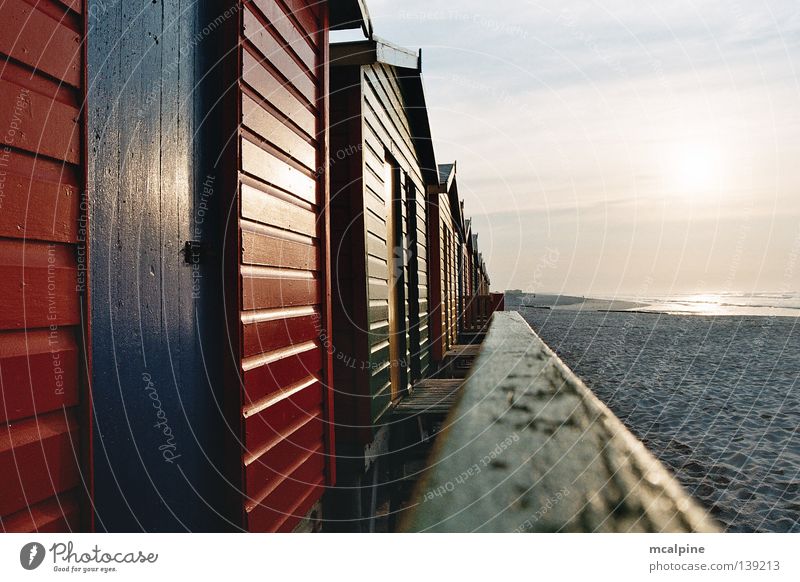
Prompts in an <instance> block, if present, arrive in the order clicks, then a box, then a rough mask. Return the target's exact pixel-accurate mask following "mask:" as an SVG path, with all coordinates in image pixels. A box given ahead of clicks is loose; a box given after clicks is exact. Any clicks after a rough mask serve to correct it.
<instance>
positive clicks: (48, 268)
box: [0, 0, 90, 532]
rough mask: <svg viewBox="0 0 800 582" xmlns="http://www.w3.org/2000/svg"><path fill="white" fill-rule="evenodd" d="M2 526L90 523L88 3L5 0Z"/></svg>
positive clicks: (0, 99)
mask: <svg viewBox="0 0 800 582" xmlns="http://www.w3.org/2000/svg"><path fill="white" fill-rule="evenodd" d="M0 22H2V23H3V24H2V26H1V27H0V59H2V60H1V61H0V140H2V141H0V395H1V398H0V401H1V402H2V403H1V404H0V474H2V475H3V477H2V479H0V527H2V530H3V531H7V532H25V531H40V532H52V531H74V530H77V529H79V528H81V527H87V524H88V519H87V512H84V511H82V509H83V508H84V507H86V499H87V497H88V491H89V487H90V485H89V475H90V471H89V466H88V464H87V463H86V462H85V458H84V454H85V452H86V446H85V445H86V442H85V439H86V437H87V435H88V422H87V420H86V416H87V412H88V389H87V384H86V381H85V378H84V376H83V375H82V372H81V370H82V369H83V362H84V358H83V352H82V349H81V347H82V343H83V342H82V341H81V339H80V338H81V336H82V322H83V317H82V315H83V313H84V309H83V308H84V305H85V303H84V302H85V296H84V291H85V280H84V274H85V270H83V269H85V267H86V263H85V261H84V259H85V256H86V254H85V248H84V247H83V241H84V240H85V233H86V231H85V226H86V223H85V222H83V221H82V220H81V217H82V211H81V192H82V187H83V183H84V174H85V155H84V151H83V146H82V144H83V139H84V127H85V126H84V117H83V111H82V104H83V102H84V88H85V85H84V67H83V61H84V59H83V50H82V48H83V43H82V39H83V37H84V18H83V16H82V3H81V2H76V1H73V2H71V3H68V4H67V5H65V4H64V3H61V2H55V1H48V0H43V1H40V2H36V3H26V2H23V1H22V0H7V1H5V2H2V3H0Z"/></svg>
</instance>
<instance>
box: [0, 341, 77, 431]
mask: <svg viewBox="0 0 800 582" xmlns="http://www.w3.org/2000/svg"><path fill="white" fill-rule="evenodd" d="M78 360H79V352H78V343H77V341H76V339H75V336H74V335H73V330H72V329H70V328H66V329H65V330H61V331H60V332H55V333H53V332H51V331H50V330H45V329H37V330H30V331H17V332H4V333H0V395H2V396H0V400H1V401H2V407H1V408H0V422H9V421H14V420H19V419H23V418H29V417H33V416H35V415H36V414H37V413H39V414H42V413H45V412H50V411H52V410H57V409H60V408H70V407H73V406H76V405H77V404H78V403H79V402H80V393H79V388H78V387H79V386H80V380H79V377H78Z"/></svg>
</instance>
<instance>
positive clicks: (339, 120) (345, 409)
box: [331, 37, 438, 528]
mask: <svg viewBox="0 0 800 582" xmlns="http://www.w3.org/2000/svg"><path fill="white" fill-rule="evenodd" d="M436 184H438V174H437V169H436V163H435V159H434V153H433V147H432V143H431V137H430V125H429V123H428V117H427V110H426V106H425V94H424V90H423V84H422V75H421V55H420V53H419V52H418V51H411V50H407V49H405V48H402V47H398V46H395V45H393V44H391V43H389V42H387V41H385V40H382V39H379V38H376V37H373V38H372V39H370V40H368V41H363V42H352V43H342V44H334V45H332V46H331V214H332V222H333V227H332V231H331V236H332V241H331V247H332V257H331V260H332V263H331V268H332V273H333V281H334V286H333V289H332V292H333V343H332V346H331V350H332V352H333V358H334V378H335V382H336V398H335V410H336V413H335V420H336V442H337V450H338V451H339V453H340V456H339V458H338V465H339V467H338V469H337V472H338V475H339V482H340V484H342V486H343V489H342V490H341V491H339V492H338V494H337V493H336V492H334V494H333V496H334V497H335V501H333V502H332V503H331V505H332V506H335V507H338V508H340V509H341V511H342V512H343V513H346V512H347V511H350V510H349V509H348V508H349V507H352V506H354V505H355V506H358V507H359V508H360V504H361V503H362V501H361V500H360V499H358V497H359V496H361V495H362V494H364V493H368V490H367V489H365V488H362V487H360V485H361V484H362V483H365V482H367V481H369V480H370V479H372V478H373V477H374V476H375V471H376V469H375V468H374V463H373V461H375V459H376V458H380V455H381V454H382V453H385V452H386V451H387V450H388V430H387V428H386V426H385V420H386V418H387V417H388V413H389V412H390V410H391V408H392V406H393V403H395V402H396V401H397V400H398V399H399V398H400V397H402V396H403V395H404V394H406V392H407V391H408V389H409V387H410V386H411V385H412V383H413V382H415V381H416V380H418V379H420V378H422V377H423V376H425V375H427V373H428V369H429V367H430V358H429V330H428V278H429V268H428V242H427V222H426V192H427V191H428V188H429V187H430V186H431V185H436ZM360 511H361V510H360V509H358V510H357V511H356V513H358V512H360ZM343 528H344V527H343Z"/></svg>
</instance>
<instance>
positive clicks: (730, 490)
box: [506, 296, 800, 532]
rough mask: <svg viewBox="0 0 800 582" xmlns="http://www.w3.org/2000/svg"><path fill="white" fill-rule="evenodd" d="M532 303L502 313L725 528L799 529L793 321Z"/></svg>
mask: <svg viewBox="0 0 800 582" xmlns="http://www.w3.org/2000/svg"><path fill="white" fill-rule="evenodd" d="M536 301H537V303H539V302H540V301H541V303H539V304H538V305H537V307H538V308H536V307H533V306H530V305H529V302H530V300H529V301H527V302H525V303H524V304H520V302H516V303H515V302H514V301H513V300H512V301H510V302H507V306H506V308H507V309H517V310H519V311H520V313H521V314H522V315H523V317H525V319H526V320H527V321H528V322H529V323H530V324H531V326H532V327H533V328H534V330H535V331H536V332H537V333H538V334H539V335H540V336H541V337H542V338H543V339H544V340H545V341H546V342H547V343H548V344H549V345H550V346H551V347H552V348H553V349H554V350H555V351H556V352H557V353H558V354H559V355H560V356H561V357H562V358H563V359H564V361H565V362H566V363H567V364H568V365H569V366H570V367H571V368H572V369H573V370H574V371H575V372H576V373H577V374H578V375H579V376H581V378H583V380H584V381H585V382H586V383H587V385H588V386H589V387H590V388H591V389H592V390H593V391H594V392H595V393H596V394H597V395H598V396H599V397H600V399H601V400H603V401H604V402H605V403H606V404H607V405H608V406H609V407H610V408H611V409H612V410H613V411H614V413H615V414H617V416H619V417H620V419H622V421H623V422H624V423H625V424H626V425H627V426H628V427H629V428H630V429H631V431H632V432H633V433H634V434H636V435H637V436H638V437H639V438H641V439H642V440H643V441H644V442H645V444H646V445H647V446H648V448H650V450H651V451H652V452H653V453H654V454H655V455H656V456H657V457H658V458H659V459H661V460H662V461H663V462H664V463H665V464H666V465H667V466H668V467H669V468H670V469H671V470H672V471H674V472H675V474H676V476H677V478H678V480H679V481H680V482H681V483H682V484H683V485H684V486H685V487H686V488H687V490H688V491H689V492H690V493H691V494H692V495H694V496H695V497H696V498H698V499H699V500H700V502H701V503H702V504H704V505H705V506H706V507H707V508H708V509H709V511H710V512H711V513H712V515H714V516H715V517H716V518H717V519H718V520H719V521H720V522H721V523H722V524H723V526H724V527H725V528H726V529H727V530H728V531H735V532H753V531H772V532H799V531H800V525H799V524H798V520H800V433H799V432H798V425H799V424H800V387H798V383H799V382H800V325H798V323H797V322H798V319H797V318H789V317H725V316H723V317H699V316H696V315H665V314H658V313H641V312H636V311H632V312H627V313H626V312H623V313H619V312H614V310H611V309H603V308H601V309H594V310H590V309H588V307H587V306H596V305H601V304H602V302H595V301H584V300H583V299H582V298H574V297H571V298H567V299H566V300H564V301H562V300H561V299H555V300H554V299H551V298H550V297H542V298H540V297H538V296H537V297H536ZM548 302H549V305H548ZM546 307H549V309H547V308H546Z"/></svg>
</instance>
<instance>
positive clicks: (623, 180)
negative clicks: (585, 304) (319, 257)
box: [370, 0, 800, 291]
mask: <svg viewBox="0 0 800 582" xmlns="http://www.w3.org/2000/svg"><path fill="white" fill-rule="evenodd" d="M370 11H371V13H372V15H373V17H374V20H375V28H376V33H377V34H379V35H381V36H384V37H386V38H388V39H390V40H392V41H394V42H399V43H400V44H405V45H408V46H412V47H422V49H423V60H424V74H425V79H426V89H427V92H428V104H429V107H430V116H431V123H432V127H433V131H434V139H435V145H436V152H437V157H438V158H439V159H440V160H452V159H457V160H458V161H459V188H460V191H461V192H462V193H463V195H464V197H465V199H466V207H467V211H468V213H470V214H473V215H475V216H476V218H477V220H476V225H478V226H479V227H480V232H481V240H485V241H493V245H494V248H495V249H496V252H493V253H492V257H491V259H492V260H491V263H490V269H491V270H492V271H493V272H497V273H505V274H507V275H508V276H507V277H505V276H504V277H505V278H503V277H500V278H498V277H494V280H495V281H501V280H505V281H506V283H507V285H508V286H510V287H516V286H520V285H515V281H516V279H515V277H516V276H517V275H512V273H515V272H517V271H515V269H514V268H513V266H514V261H513V259H512V257H514V256H516V255H517V254H518V252H519V250H520V248H525V249H526V253H527V252H529V249H531V248H534V246H532V245H537V244H538V245H543V244H546V242H547V241H546V240H544V239H542V238H541V237H538V238H537V237H536V236H534V235H535V234H536V232H535V231H536V229H541V232H542V233H545V235H546V234H547V233H548V232H552V230H553V229H554V228H555V226H554V225H556V224H557V227H558V228H559V229H561V233H562V235H560V236H561V238H560V243H559V244H560V245H561V246H564V247H569V248H571V249H574V251H571V253H573V252H574V256H573V257H572V259H571V260H570V264H572V265H581V266H582V268H585V269H589V270H590V271H591V272H594V271H595V269H594V268H593V267H592V265H593V264H595V263H593V261H595V262H597V261H600V262H601V263H602V264H603V265H604V269H603V270H601V272H598V274H597V279H591V281H592V282H593V284H598V281H599V282H604V283H603V284H606V283H610V282H611V281H617V280H624V281H628V282H627V283H625V284H630V281H629V280H630V276H629V274H630V272H629V271H626V273H628V275H626V277H627V278H626V277H622V279H620V277H621V275H620V272H621V271H620V270H621V269H622V267H621V265H624V264H626V263H625V261H624V260H623V259H624V257H625V256H627V254H629V251H630V249H627V248H626V247H625V246H624V244H622V243H619V244H616V245H612V247H608V248H613V249H614V252H615V253H618V255H617V256H616V258H613V257H612V258H610V259H607V260H606V259H603V260H601V259H599V258H598V255H597V249H598V248H599V247H598V246H597V244H598V240H607V239H603V238H602V237H603V236H605V235H608V233H614V232H629V230H630V229H631V228H633V226H635V225H636V224H637V221H639V224H643V225H652V224H659V223H663V224H673V225H674V224H682V222H681V221H685V219H686V217H687V216H691V217H692V220H694V221H695V223H696V224H697V225H702V224H710V223H713V222H714V221H718V220H722V221H723V222H725V223H726V224H734V223H736V221H737V220H738V219H741V218H745V216H744V215H745V213H748V214H750V215H752V216H756V217H761V218H763V217H769V216H774V215H775V213H776V212H780V213H781V214H782V215H785V216H787V217H793V216H798V215H800V196H797V192H798V191H799V190H800V165H798V164H797V163H796V160H797V159H798V156H799V155H800V131H798V129H800V107H797V103H799V102H800V81H799V80H798V77H797V73H798V72H800V71H799V70H798V65H800V63H798V55H800V5H798V3H797V2H796V1H794V0H780V1H777V0H775V1H773V0H764V1H758V2H752V1H750V0H733V1H717V0H703V1H701V0H675V1H673V2H663V1H656V0H644V1H642V2H636V3H631V2H629V0H603V1H602V2H601V1H597V2H587V1H585V0H564V1H559V2H555V1H548V2H544V1H538V2H534V1H521V0H498V1H495V2H483V1H478V0H462V1H461V2H459V3H458V5H457V8H455V7H454V5H453V4H452V3H446V2H441V1H440V2H432V1H430V0H424V1H423V0H405V1H404V2H403V3H402V7H400V5H399V4H398V3H397V2H395V1H394V0H371V1H370ZM696 143H701V144H704V145H705V146H708V147H712V148H718V149H719V150H720V152H721V153H720V158H721V159H723V160H724V168H723V170H722V171H721V172H720V174H721V176H720V177H719V179H718V188H717V190H718V191H717V192H714V193H713V195H708V196H705V197H696V198H691V197H687V196H685V195H683V194H682V193H681V192H677V191H676V188H677V187H676V183H677V182H676V181H675V180H674V174H675V173H676V172H679V171H680V168H676V167H674V166H671V165H670V164H672V163H673V162H672V161H671V160H672V157H671V156H672V153H673V152H674V151H676V150H677V151H680V150H681V149H682V148H684V149H686V148H687V147H689V146H691V145H692V144H696ZM709 144H710V145H709ZM695 149H697V148H695ZM673 157H674V156H673ZM761 218H759V219H761ZM709 221H710V222H709ZM521 224H524V230H525V233H526V234H525V238H524V239H523V238H520V237H517V238H515V237H513V236H510V234H509V233H511V232H513V231H514V229H515V228H516V229H517V230H519V228H520V227H519V225H521ZM632 225H633V226H632ZM761 225H762V226H764V228H762V229H761V230H760V231H758V232H754V233H753V234H752V235H750V236H751V238H752V239H753V240H752V243H751V244H752V246H753V248H764V249H766V250H765V252H766V255H764V256H763V257H761V258H759V262H760V263H763V264H765V265H768V266H770V268H772V267H775V268H773V271H775V272H777V271H778V270H779V269H777V265H778V264H779V263H780V261H781V260H782V259H781V254H780V252H779V251H778V249H776V247H774V245H772V246H771V245H770V244H768V242H769V240H786V239H787V237H790V236H791V233H790V232H788V231H787V230H786V229H790V228H791V226H790V225H791V223H790V222H786V221H782V222H781V221H779V222H777V223H772V222H769V221H766V222H762V223H761ZM765 225H769V227H768V228H767V226H765ZM774 229H778V231H775V232H773V230H774ZM781 229H783V230H781ZM640 230H641V232H639V234H637V238H636V245H637V249H638V250H637V251H636V252H637V253H640V252H642V251H641V249H649V250H650V252H656V251H655V250H654V249H657V248H663V244H664V243H663V241H662V239H663V237H664V236H668V235H665V234H664V233H662V232H661V230H660V229H654V228H647V227H646V228H643V229H640ZM539 234H541V233H539ZM565 237H572V238H565ZM546 238H547V237H546V236H545V239H546ZM692 240H693V241H695V242H693V243H692V244H695V245H696V244H702V242H703V239H702V237H700V238H697V237H695V238H693V239H692ZM660 241H662V242H660ZM630 244H633V243H630ZM514 245H522V246H518V247H516V248H515V247H514ZM659 245H661V246H659ZM695 254H697V253H695ZM570 256H572V254H571V255H570ZM637 256H638V254H637ZM604 257H605V255H604ZM754 260H755V259H754ZM651 263H652V261H651ZM636 264H637V265H638V264H639V263H636ZM646 265H647V261H644V260H643V261H641V267H637V268H644V267H645V266H646ZM710 268H711V269H712V271H713V270H714V269H716V270H717V271H718V273H724V272H725V271H726V269H727V268H728V267H727V266H726V265H725V264H724V261H720V263H719V265H717V266H715V265H713V264H712V265H711V267H710ZM615 269H617V270H615ZM769 270H770V269H769V268H767V269H766V271H769ZM799 270H800V269H799ZM766 271H764V270H762V272H766ZM551 275H552V276H553V277H562V279H563V281H564V284H565V285H568V286H570V287H571V288H572V289H573V290H575V291H577V290H578V289H575V287H576V286H579V285H580V284H588V282H587V279H586V277H585V276H584V275H581V274H580V273H579V271H577V270H576V269H574V268H567V267H559V268H555V269H553V270H552V271H551ZM520 276H521V275H520ZM676 277H677V278H678V279H677V280H678V281H679V283H680V284H681V285H685V286H689V285H690V284H691V281H692V278H696V277H697V272H696V271H695V270H693V269H689V268H687V269H686V272H685V274H684V275H681V274H680V273H678V274H677V275H676ZM634 279H635V277H634ZM684 279H685V280H684ZM705 279H706V280H713V279H714V278H713V277H711V276H705ZM717 280H718V281H719V280H720V279H719V278H718V279H717Z"/></svg>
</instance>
